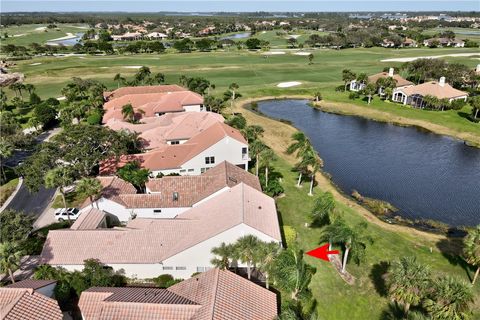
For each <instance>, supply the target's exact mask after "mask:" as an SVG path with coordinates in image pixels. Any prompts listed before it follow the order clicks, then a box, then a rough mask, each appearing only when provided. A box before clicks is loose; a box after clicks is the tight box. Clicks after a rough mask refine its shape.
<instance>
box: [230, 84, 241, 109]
mask: <svg viewBox="0 0 480 320" xmlns="http://www.w3.org/2000/svg"><path fill="white" fill-rule="evenodd" d="M239 87H240V86H239V85H238V84H237V83H235V82H233V83H231V84H230V85H229V86H228V89H229V90H230V91H231V92H232V96H231V104H230V107H231V108H232V112H233V101H235V98H236V96H235V91H236V90H237V89H238V88H239Z"/></svg>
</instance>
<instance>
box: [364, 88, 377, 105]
mask: <svg viewBox="0 0 480 320" xmlns="http://www.w3.org/2000/svg"><path fill="white" fill-rule="evenodd" d="M375 92H377V86H376V85H375V84H374V83H368V84H367V85H366V86H365V88H364V89H363V94H364V95H365V96H367V98H368V104H370V102H372V97H373V95H374V94H375Z"/></svg>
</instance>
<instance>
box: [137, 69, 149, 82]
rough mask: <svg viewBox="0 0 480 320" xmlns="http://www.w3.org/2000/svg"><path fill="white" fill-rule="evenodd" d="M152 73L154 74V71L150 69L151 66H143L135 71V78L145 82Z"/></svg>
mask: <svg viewBox="0 0 480 320" xmlns="http://www.w3.org/2000/svg"><path fill="white" fill-rule="evenodd" d="M151 74H152V72H151V71H150V68H149V67H145V66H142V67H141V68H140V69H138V71H137V72H136V73H135V80H136V81H138V82H141V83H142V84H144V83H145V79H147V78H149V77H150V75H151Z"/></svg>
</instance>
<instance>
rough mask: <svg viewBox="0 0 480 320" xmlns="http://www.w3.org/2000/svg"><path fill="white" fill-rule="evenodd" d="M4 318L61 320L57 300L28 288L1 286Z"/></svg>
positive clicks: (0, 312) (0, 314)
mask: <svg viewBox="0 0 480 320" xmlns="http://www.w3.org/2000/svg"><path fill="white" fill-rule="evenodd" d="M0 318H1V319H2V320H37V319H43V320H61V319H63V314H62V311H61V310H60V307H59V306H58V303H57V301H56V300H54V299H51V298H48V297H46V296H44V295H43V294H40V293H37V292H35V291H34V290H33V289H26V288H0Z"/></svg>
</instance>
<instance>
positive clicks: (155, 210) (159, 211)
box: [153, 209, 162, 213]
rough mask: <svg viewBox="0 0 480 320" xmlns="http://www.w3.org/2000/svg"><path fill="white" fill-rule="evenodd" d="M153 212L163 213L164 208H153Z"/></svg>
mask: <svg viewBox="0 0 480 320" xmlns="http://www.w3.org/2000/svg"><path fill="white" fill-rule="evenodd" d="M153 213H162V209H153Z"/></svg>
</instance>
